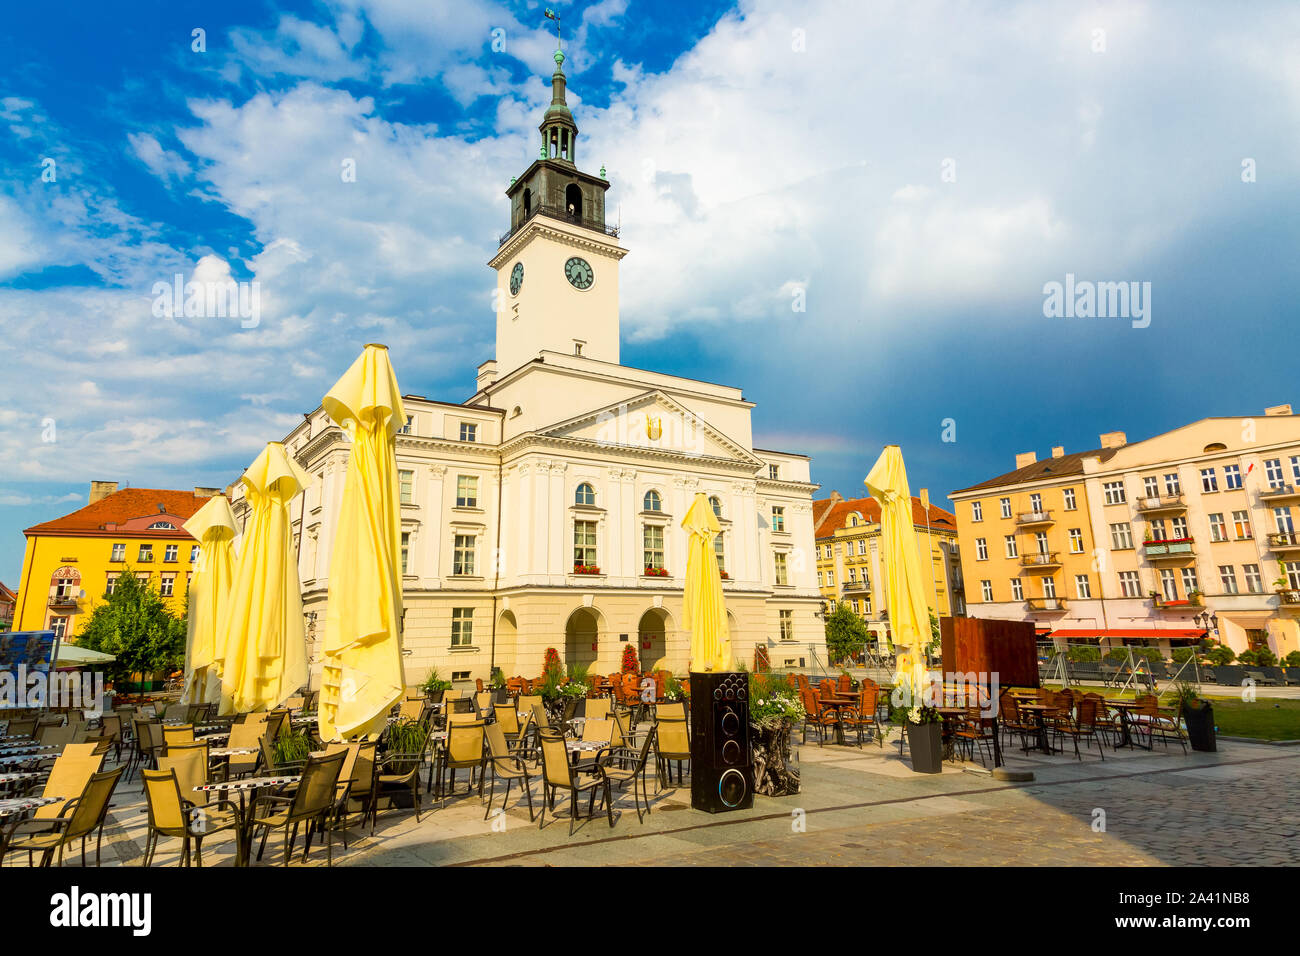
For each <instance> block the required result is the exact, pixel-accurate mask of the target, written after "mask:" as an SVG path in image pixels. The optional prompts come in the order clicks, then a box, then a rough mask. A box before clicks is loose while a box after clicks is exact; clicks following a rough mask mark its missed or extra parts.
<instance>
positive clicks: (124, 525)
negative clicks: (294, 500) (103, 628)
mask: <svg viewBox="0 0 1300 956" xmlns="http://www.w3.org/2000/svg"><path fill="white" fill-rule="evenodd" d="M218 490H219V489H215V488H195V489H194V490H193V491H192V492H191V491H170V490H163V489H157V488H124V489H122V490H118V487H117V482H115V481H92V482H91V483H90V497H89V503H88V504H87V505H86V506H85V507H84V508H80V509H78V510H77V511H74V512H72V513H71V514H67V515H64V516H63V517H61V518H55V519H53V520H51V521H46V522H44V523H42V524H38V525H34V526H32V527H30V528H28V529H27V530H26V531H24V532H23V534H24V535H26V537H27V548H26V552H25V554H24V556H23V571H22V577H21V578H20V580H19V585H18V598H17V607H16V609H15V612H14V625H13V627H14V630H16V631H40V630H51V631H54V632H55V634H57V635H58V636H59V637H60V638H63V637H67V638H75V637H76V635H77V633H78V631H79V630H80V628H81V627H82V626H83V625H84V624H85V622H86V621H87V620H89V619H90V614H91V612H92V610H93V609H94V607H95V605H96V604H97V603H98V602H99V601H101V600H103V599H104V597H105V596H106V595H108V594H111V593H112V590H113V586H114V584H115V582H116V581H117V578H118V577H119V576H120V575H121V574H122V573H123V572H124V571H128V570H129V571H131V572H133V573H134V574H135V575H136V576H137V577H142V578H147V579H148V580H149V581H150V582H151V583H152V584H153V585H154V586H155V587H156V588H157V589H158V590H159V592H160V593H161V594H162V595H163V597H164V598H165V599H166V601H167V603H168V605H169V607H170V608H171V610H172V611H173V612H174V613H176V614H181V613H183V612H184V610H185V594H186V592H187V591H188V589H189V580H190V574H191V573H192V570H193V562H194V561H195V559H196V558H197V556H198V542H197V541H195V540H194V539H193V538H192V537H191V536H190V535H189V533H188V532H186V531H185V529H184V528H183V527H181V526H182V524H183V523H184V522H185V521H186V520H188V519H189V517H190V516H191V515H193V514H194V512H196V511H198V510H199V508H200V507H202V506H203V504H204V503H205V502H206V501H207V500H208V498H209V497H210V496H211V495H214V494H216V493H217V492H218Z"/></svg>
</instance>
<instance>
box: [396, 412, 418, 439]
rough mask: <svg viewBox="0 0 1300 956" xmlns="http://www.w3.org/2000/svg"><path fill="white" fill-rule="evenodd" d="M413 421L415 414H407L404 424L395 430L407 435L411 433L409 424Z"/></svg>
mask: <svg viewBox="0 0 1300 956" xmlns="http://www.w3.org/2000/svg"><path fill="white" fill-rule="evenodd" d="M414 421H415V416H414V415H407V416H406V424H404V425H403V426H402V427H401V428H399V429H398V430H397V433H398V434H399V435H409V434H411V425H412V423H413V422H414Z"/></svg>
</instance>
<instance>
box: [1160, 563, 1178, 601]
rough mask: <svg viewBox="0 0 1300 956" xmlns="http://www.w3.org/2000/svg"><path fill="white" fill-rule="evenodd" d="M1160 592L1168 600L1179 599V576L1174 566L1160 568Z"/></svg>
mask: <svg viewBox="0 0 1300 956" xmlns="http://www.w3.org/2000/svg"><path fill="white" fill-rule="evenodd" d="M1160 593H1161V595H1162V596H1163V597H1164V599H1165V600H1166V601H1177V600H1178V577H1177V575H1175V574H1174V569H1173V568H1161V569H1160Z"/></svg>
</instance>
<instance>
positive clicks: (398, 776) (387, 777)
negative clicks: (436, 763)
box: [370, 733, 434, 834]
mask: <svg viewBox="0 0 1300 956" xmlns="http://www.w3.org/2000/svg"><path fill="white" fill-rule="evenodd" d="M433 746H434V739H433V734H432V733H428V734H426V735H425V738H424V746H422V747H421V748H420V750H419V752H418V753H389V754H387V755H386V756H385V757H384V758H383V759H377V760H376V761H375V765H374V779H375V782H374V785H373V786H374V794H373V796H372V797H371V813H370V832H371V833H372V834H373V833H374V832H375V820H376V818H377V817H378V815H379V800H380V798H381V797H385V796H387V797H391V796H392V795H393V794H394V793H400V792H403V791H404V792H406V793H409V794H410V797H411V806H412V807H413V808H414V810H415V822H416V823H419V822H420V810H422V809H423V803H422V797H421V796H420V767H421V766H422V765H423V764H424V758H425V756H426V755H427V754H428V753H429V752H430V750H431V748H432V747H433ZM429 781H430V783H432V781H433V764H432V763H430V765H429ZM389 805H390V807H391V805H392V801H391V799H390V801H389Z"/></svg>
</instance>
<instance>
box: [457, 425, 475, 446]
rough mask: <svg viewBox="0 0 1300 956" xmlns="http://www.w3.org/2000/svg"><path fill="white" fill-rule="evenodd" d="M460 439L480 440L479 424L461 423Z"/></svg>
mask: <svg viewBox="0 0 1300 956" xmlns="http://www.w3.org/2000/svg"><path fill="white" fill-rule="evenodd" d="M460 440H461V441H478V426H477V425H471V424H470V423H469V422H461V423H460Z"/></svg>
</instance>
